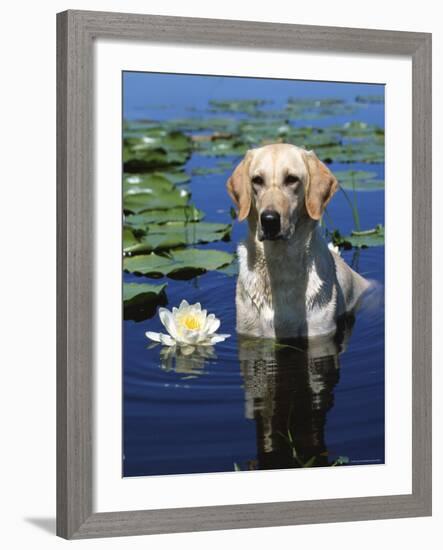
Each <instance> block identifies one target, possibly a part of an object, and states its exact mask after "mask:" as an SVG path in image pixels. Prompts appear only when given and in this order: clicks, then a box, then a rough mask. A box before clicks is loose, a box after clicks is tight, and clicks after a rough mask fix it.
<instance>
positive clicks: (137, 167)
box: [123, 128, 192, 172]
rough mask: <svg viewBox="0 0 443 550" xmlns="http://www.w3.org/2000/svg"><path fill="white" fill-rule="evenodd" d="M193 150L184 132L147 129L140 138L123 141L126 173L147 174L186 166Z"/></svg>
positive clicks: (129, 138)
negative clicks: (180, 165)
mask: <svg viewBox="0 0 443 550" xmlns="http://www.w3.org/2000/svg"><path fill="white" fill-rule="evenodd" d="M191 150H192V144H191V140H190V139H189V137H188V136H186V135H185V134H184V133H182V132H178V131H171V132H169V131H167V130H165V129H163V128H147V129H146V131H145V132H144V133H143V134H141V135H140V136H136V137H134V136H131V137H125V139H124V140H123V165H124V169H125V172H146V171H152V170H157V169H159V168H166V167H169V166H171V165H179V164H184V163H185V162H186V161H187V160H188V158H189V156H190V154H191Z"/></svg>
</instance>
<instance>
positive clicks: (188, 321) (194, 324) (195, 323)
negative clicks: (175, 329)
mask: <svg viewBox="0 0 443 550" xmlns="http://www.w3.org/2000/svg"><path fill="white" fill-rule="evenodd" d="M182 325H184V326H185V327H186V328H187V329H189V330H199V329H200V321H199V320H198V319H197V317H195V316H194V315H186V316H185V317H183V319H182Z"/></svg>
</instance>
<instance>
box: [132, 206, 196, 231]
mask: <svg viewBox="0 0 443 550" xmlns="http://www.w3.org/2000/svg"><path fill="white" fill-rule="evenodd" d="M203 216H204V214H203V212H202V211H201V210H199V209H198V208H196V207H195V206H192V205H189V206H185V207H176V208H169V209H168V210H147V211H144V212H141V213H140V214H130V215H128V216H125V225H128V226H129V227H131V228H132V229H137V230H146V229H147V227H148V226H149V224H152V223H158V224H161V223H166V222H180V221H181V222H197V221H199V220H201V219H202V218H203Z"/></svg>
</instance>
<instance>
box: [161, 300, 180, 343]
mask: <svg viewBox="0 0 443 550" xmlns="http://www.w3.org/2000/svg"><path fill="white" fill-rule="evenodd" d="M158 316H159V317H160V321H161V322H162V324H163V326H164V327H165V328H166V330H167V331H168V332H169V334H170V335H171V336H172V337H173V338H177V327H176V324H175V319H174V316H173V315H172V313H171V312H170V311H169V309H166V308H165V307H160V308H159V309H158Z"/></svg>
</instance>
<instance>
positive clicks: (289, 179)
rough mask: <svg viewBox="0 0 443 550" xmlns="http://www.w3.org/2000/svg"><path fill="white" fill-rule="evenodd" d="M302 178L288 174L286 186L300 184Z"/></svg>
mask: <svg viewBox="0 0 443 550" xmlns="http://www.w3.org/2000/svg"><path fill="white" fill-rule="evenodd" d="M299 181H300V178H299V177H298V176H295V175H294V174H288V175H287V176H286V178H285V185H291V184H293V183H298V182H299Z"/></svg>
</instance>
